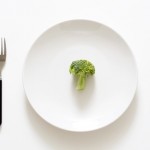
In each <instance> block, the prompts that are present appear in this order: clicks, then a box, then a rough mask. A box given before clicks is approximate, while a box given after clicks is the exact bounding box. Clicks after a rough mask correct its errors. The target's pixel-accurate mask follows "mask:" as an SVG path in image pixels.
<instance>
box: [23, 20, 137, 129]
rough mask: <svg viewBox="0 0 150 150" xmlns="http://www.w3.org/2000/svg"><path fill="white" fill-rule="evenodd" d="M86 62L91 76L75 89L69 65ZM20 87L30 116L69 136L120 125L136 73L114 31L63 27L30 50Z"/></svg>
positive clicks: (76, 24) (82, 24) (77, 24)
mask: <svg viewBox="0 0 150 150" xmlns="http://www.w3.org/2000/svg"><path fill="white" fill-rule="evenodd" d="M77 59H87V60H90V61H91V62H92V63H93V64H94V65H95V69H96V72H95V75H94V76H92V77H89V78H88V80H87V86H86V89H85V90H84V91H77V90H76V89H75V81H74V80H73V77H72V75H71V74H70V73H69V67H70V64H71V62H72V61H74V60H77ZM23 84H24V89H25V92H26V95H27V97H28V100H29V102H30V104H31V105H32V107H33V108H34V110H35V111H36V112H37V113H38V114H39V115H40V116H41V117H42V118H43V119H44V120H45V121H47V122H48V123H50V124H52V125H54V126H56V127H58V128H61V129H65V130H69V131H91V130H95V129H99V128H102V127H104V126H107V125H109V124H110V123H112V122H114V121H115V120H116V119H118V118H119V117H120V116H121V115H122V114H123V113H124V112H125V110H126V109H127V108H128V106H129V105H130V103H131V101H132V99H133V97H134V94H135V91H136V86H137V69H136V65H135V61H134V58H133V55H132V53H131V51H130V49H129V47H128V45H127V44H126V43H125V41H124V40H123V39H122V38H121V37H120V36H119V35H118V34H117V33H116V32H114V31H113V30H112V29H110V28H108V27H107V26H105V25H103V24H100V23H98V22H93V21H88V20H71V21H65V22H62V23H60V24H57V25H55V26H53V27H52V28H50V29H48V30H47V31H46V32H44V33H43V34H42V35H41V36H40V37H39V38H38V39H37V40H36V41H35V42H34V44H33V46H32V47H31V49H30V51H29V53H28V55H27V58H26V61H25V66H24V71H23Z"/></svg>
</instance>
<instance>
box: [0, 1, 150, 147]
mask: <svg viewBox="0 0 150 150" xmlns="http://www.w3.org/2000/svg"><path fill="white" fill-rule="evenodd" d="M69 19H90V20H95V21H99V22H101V23H103V24H105V25H107V26H110V27H111V28H113V29H114V30H115V31H117V32H118V33H119V34H120V35H121V36H122V37H123V38H124V39H125V40H126V42H127V43H128V45H129V46H130V48H131V50H132V51H133V54H134V56H135V59H136V62H137V67H138V73H139V83H138V88H137V92H136V96H135V98H134V100H133V103H132V104H131V106H130V107H129V109H128V110H127V111H126V113H125V114H124V115H123V116H122V117H121V118H119V119H118V120H117V121H116V122H114V123H113V124H111V125H110V126H108V127H106V128H103V129H100V130H97V131H93V132H88V133H72V132H68V131H63V130H60V129H57V128H55V127H53V126H51V125H49V124H47V123H46V122H44V121H43V120H42V119H41V118H40V117H39V116H38V115H37V114H36V113H35V112H34V110H33V109H32V107H31V106H30V104H29V103H28V100H27V98H26V96H25V93H24V89H23V85H22V71H23V65H24V61H25V57H26V55H27V53H28V51H29V49H30V47H31V45H32V44H33V42H34V41H35V40H36V38H37V37H38V36H39V35H40V34H41V33H42V32H43V31H45V30H46V29H47V28H49V27H51V26H52V25H55V24H56V23H59V22H61V21H65V20H69ZM0 37H6V40H7V49H8V55H7V62H6V65H5V69H4V70H3V125H2V127H0V150H10V149H11V150H14V149H15V150H20V149H22V150H26V149H36V150H100V149H101V150H141V149H143V150H148V149H150V142H149V139H150V117H149V116H150V59H149V58H150V1H149V0H126V1H123V0H22V1H21V0H0Z"/></svg>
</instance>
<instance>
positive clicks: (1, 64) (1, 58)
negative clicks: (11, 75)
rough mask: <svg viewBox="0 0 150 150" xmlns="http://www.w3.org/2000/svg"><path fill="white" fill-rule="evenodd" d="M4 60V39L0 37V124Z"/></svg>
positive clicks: (0, 121)
mask: <svg viewBox="0 0 150 150" xmlns="http://www.w3.org/2000/svg"><path fill="white" fill-rule="evenodd" d="M5 62H6V41H5V38H1V51H0V125H1V124H2V69H3V67H4V64H5Z"/></svg>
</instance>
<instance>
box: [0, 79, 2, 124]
mask: <svg viewBox="0 0 150 150" xmlns="http://www.w3.org/2000/svg"><path fill="white" fill-rule="evenodd" d="M1 124H2V79H0V125H1Z"/></svg>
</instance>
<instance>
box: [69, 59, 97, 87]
mask: <svg viewBox="0 0 150 150" xmlns="http://www.w3.org/2000/svg"><path fill="white" fill-rule="evenodd" d="M69 71H70V73H71V74H73V75H74V76H76V77H77V85H76V89H77V90H83V89H84V88H85V83H86V78H87V77H88V76H89V75H93V74H94V73H95V67H94V65H93V64H92V63H91V62H89V61H88V60H84V59H81V60H76V61H73V62H72V63H71V65H70V69H69Z"/></svg>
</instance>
